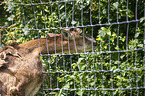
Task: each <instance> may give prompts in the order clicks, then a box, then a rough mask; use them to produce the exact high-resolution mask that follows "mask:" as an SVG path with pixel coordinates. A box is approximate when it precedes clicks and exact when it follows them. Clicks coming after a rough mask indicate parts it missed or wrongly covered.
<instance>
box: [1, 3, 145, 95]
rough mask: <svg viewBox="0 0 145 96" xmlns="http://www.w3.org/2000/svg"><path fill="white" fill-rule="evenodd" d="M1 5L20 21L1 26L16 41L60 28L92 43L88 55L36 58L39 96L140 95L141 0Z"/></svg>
mask: <svg viewBox="0 0 145 96" xmlns="http://www.w3.org/2000/svg"><path fill="white" fill-rule="evenodd" d="M5 3H6V4H7V5H9V6H11V8H7V10H8V11H9V13H10V14H11V15H13V14H16V13H15V12H16V11H15V10H20V13H19V14H18V16H16V17H19V20H17V19H16V17H11V18H8V21H9V23H10V25H12V26H11V27H5V26H0V28H7V30H9V31H10V32H14V36H13V37H14V38H13V39H14V40H15V41H17V40H18V39H20V37H25V39H26V41H28V40H32V38H33V39H35V38H41V37H47V36H46V33H47V32H51V33H55V34H56V33H60V32H61V31H60V29H65V28H80V29H81V30H82V32H83V34H84V33H87V34H89V35H91V36H92V38H93V37H94V38H95V39H96V41H97V43H96V44H97V48H94V44H93V43H92V51H90V52H87V51H86V50H85V49H84V50H83V52H82V53H78V52H75V53H71V52H68V53H67V54H66V53H63V50H62V53H61V54H58V53H57V51H55V52H54V53H53V54H49V53H48V54H40V56H41V59H42V61H43V73H44V83H43V84H42V87H41V89H40V90H39V92H38V93H37V95H38V96H41V95H45V96H55V95H58V96H120V95H121V96H129V95H130V96H143V95H144V94H145V70H144V69H145V67H144V65H145V59H144V58H145V52H144V49H145V41H144V40H145V26H144V25H143V23H144V21H143V20H144V18H143V17H145V5H144V0H134V1H130V0H126V1H125V0H116V1H115V0H113V1H111V0H108V1H107V0H97V1H96V0H64V1H63V0H59V1H56V0H53V1H50V0H49V1H47V0H40V1H39V0H35V1H33V0H28V1H24V0H14V1H7V2H5ZM12 18H13V19H12ZM20 22H22V24H23V26H21V25H20ZM15 24H16V25H18V26H19V27H17V28H16V27H15ZM18 31H19V32H18ZM0 38H1V36H0ZM54 42H55V40H54ZM76 42H77V41H76ZM0 43H1V41H0ZM40 43H41V42H40ZM82 43H84V44H85V41H84V42H82ZM76 46H77V45H76ZM56 47H57V46H56V44H55V48H56ZM62 47H63V46H62Z"/></svg>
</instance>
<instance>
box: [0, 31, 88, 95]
mask: <svg viewBox="0 0 145 96" xmlns="http://www.w3.org/2000/svg"><path fill="white" fill-rule="evenodd" d="M78 33H79V32H78ZM78 33H77V32H73V31H71V32H70V36H71V38H69V45H68V39H67V38H68V37H64V36H63V38H62V35H61V34H58V35H54V34H53V33H51V36H50V37H49V38H47V39H36V40H31V41H28V42H26V43H23V44H18V43H12V44H10V45H9V46H5V47H4V48H2V49H1V53H0V96H34V95H35V94H36V92H37V91H38V90H39V88H40V86H41V84H42V80H43V78H42V75H43V74H42V63H41V60H40V58H39V54H40V52H41V54H48V53H49V54H54V53H55V45H56V52H57V53H61V52H62V43H63V52H65V53H69V50H70V52H76V50H75V46H76V48H77V52H82V51H83V48H84V47H83V37H82V36H79V34H80V33H79V34H78ZM63 35H64V34H63ZM55 36H56V37H55ZM73 36H74V37H75V39H74V37H73ZM55 39H56V41H55ZM62 39H63V41H61V40H62ZM46 40H47V41H46ZM74 40H75V41H74ZM39 41H40V42H39ZM74 42H75V43H76V45H74ZM85 43H86V44H85V45H86V46H85V48H86V49H88V50H91V41H89V40H87V39H85ZM39 44H40V47H39ZM47 45H48V47H47ZM68 46H70V49H69V47H68Z"/></svg>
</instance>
